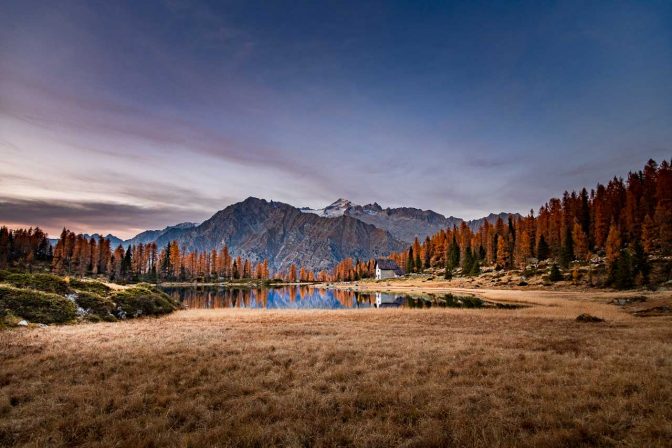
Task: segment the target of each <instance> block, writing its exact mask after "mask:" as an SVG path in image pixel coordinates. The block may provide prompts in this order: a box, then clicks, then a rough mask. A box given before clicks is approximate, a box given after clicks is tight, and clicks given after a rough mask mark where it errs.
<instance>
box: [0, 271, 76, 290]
mask: <svg viewBox="0 0 672 448" xmlns="http://www.w3.org/2000/svg"><path fill="white" fill-rule="evenodd" d="M3 277H4V278H3V279H2V281H3V282H4V283H9V284H10V285H12V286H15V287H17V288H30V289H35V290H37V291H42V292H51V293H55V294H67V293H68V292H69V291H70V287H69V286H68V282H66V281H65V279H64V278H62V277H59V276H57V275H52V274H5V275H3Z"/></svg>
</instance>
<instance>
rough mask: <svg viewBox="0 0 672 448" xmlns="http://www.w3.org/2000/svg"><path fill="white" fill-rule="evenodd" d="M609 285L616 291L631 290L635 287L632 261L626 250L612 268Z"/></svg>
mask: <svg viewBox="0 0 672 448" xmlns="http://www.w3.org/2000/svg"><path fill="white" fill-rule="evenodd" d="M609 284H611V285H612V286H613V287H614V288H616V289H630V288H632V286H633V275H632V260H631V257H630V253H629V252H628V251H627V250H626V249H622V250H621V253H620V254H619V256H618V258H617V259H616V262H615V263H612V265H611V266H610V272H609Z"/></svg>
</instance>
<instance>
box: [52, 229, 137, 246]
mask: <svg viewBox="0 0 672 448" xmlns="http://www.w3.org/2000/svg"><path fill="white" fill-rule="evenodd" d="M82 236H83V237H84V238H86V239H87V240H90V239H91V238H93V239H95V240H96V241H98V240H99V239H100V238H105V239H107V240H109V241H110V247H112V248H116V247H117V246H118V245H120V244H121V245H122V246H124V247H126V244H125V242H124V240H122V239H121V238H117V237H116V236H114V235H112V234H111V233H108V234H107V235H106V236H101V235H100V234H99V233H94V234H92V235H89V234H88V233H84V234H82ZM49 243H50V244H51V246H52V247H56V243H58V238H49Z"/></svg>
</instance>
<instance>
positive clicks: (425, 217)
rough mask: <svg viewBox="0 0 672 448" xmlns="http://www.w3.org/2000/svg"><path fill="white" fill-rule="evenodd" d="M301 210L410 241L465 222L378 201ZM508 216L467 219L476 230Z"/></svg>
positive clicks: (516, 215)
mask: <svg viewBox="0 0 672 448" xmlns="http://www.w3.org/2000/svg"><path fill="white" fill-rule="evenodd" d="M301 211H302V212H304V213H311V214H316V215H318V216H321V217H325V218H332V217H338V216H350V217H352V218H356V219H358V220H360V221H362V222H365V223H367V224H372V225H374V226H376V227H378V228H379V229H383V230H387V231H388V232H390V233H391V234H392V235H393V236H394V237H395V238H396V239H398V240H400V241H404V242H406V243H411V242H413V240H414V239H415V238H416V237H417V238H419V239H420V240H423V239H424V238H425V237H427V236H431V235H433V234H435V233H436V232H438V231H439V230H441V229H446V228H450V227H453V226H459V225H460V224H462V222H465V221H464V220H463V219H461V218H456V217H454V216H449V217H445V216H443V215H442V214H440V213H436V212H434V211H432V210H421V209H418V208H411V207H399V208H389V207H388V208H385V209H383V208H382V207H381V206H380V205H378V204H377V203H375V202H374V203H373V204H367V205H356V204H354V203H352V202H351V201H349V200H347V199H343V198H341V199H338V200H337V201H336V202H334V203H332V204H330V205H328V206H327V207H325V208H322V209H310V208H307V207H304V208H302V209H301ZM508 216H509V213H500V214H497V215H496V214H494V213H491V214H490V215H488V216H486V217H484V218H480V219H475V220H472V221H466V223H467V225H468V226H469V227H470V228H471V230H473V231H476V230H478V228H479V227H480V226H481V225H482V224H483V222H484V221H485V220H488V222H490V223H491V224H494V223H495V222H497V218H498V217H502V219H503V220H504V221H506V220H507V219H508ZM512 216H514V217H518V216H520V215H518V214H517V213H516V214H513V215H512Z"/></svg>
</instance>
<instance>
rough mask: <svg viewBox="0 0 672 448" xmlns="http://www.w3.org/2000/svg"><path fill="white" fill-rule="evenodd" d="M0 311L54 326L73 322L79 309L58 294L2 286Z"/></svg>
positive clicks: (0, 289) (0, 288)
mask: <svg viewBox="0 0 672 448" xmlns="http://www.w3.org/2000/svg"><path fill="white" fill-rule="evenodd" d="M0 310H3V312H4V313H7V312H10V313H11V314H14V315H15V316H19V317H21V318H23V319H26V320H27V321H29V322H34V323H42V324H54V323H64V322H68V321H70V320H73V319H74V318H75V317H76V316H77V307H76V306H75V304H74V303H73V302H71V301H70V300H68V299H66V298H65V297H63V296H59V295H57V294H52V293H47V292H41V291H32V290H29V289H18V288H13V287H11V286H0Z"/></svg>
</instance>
